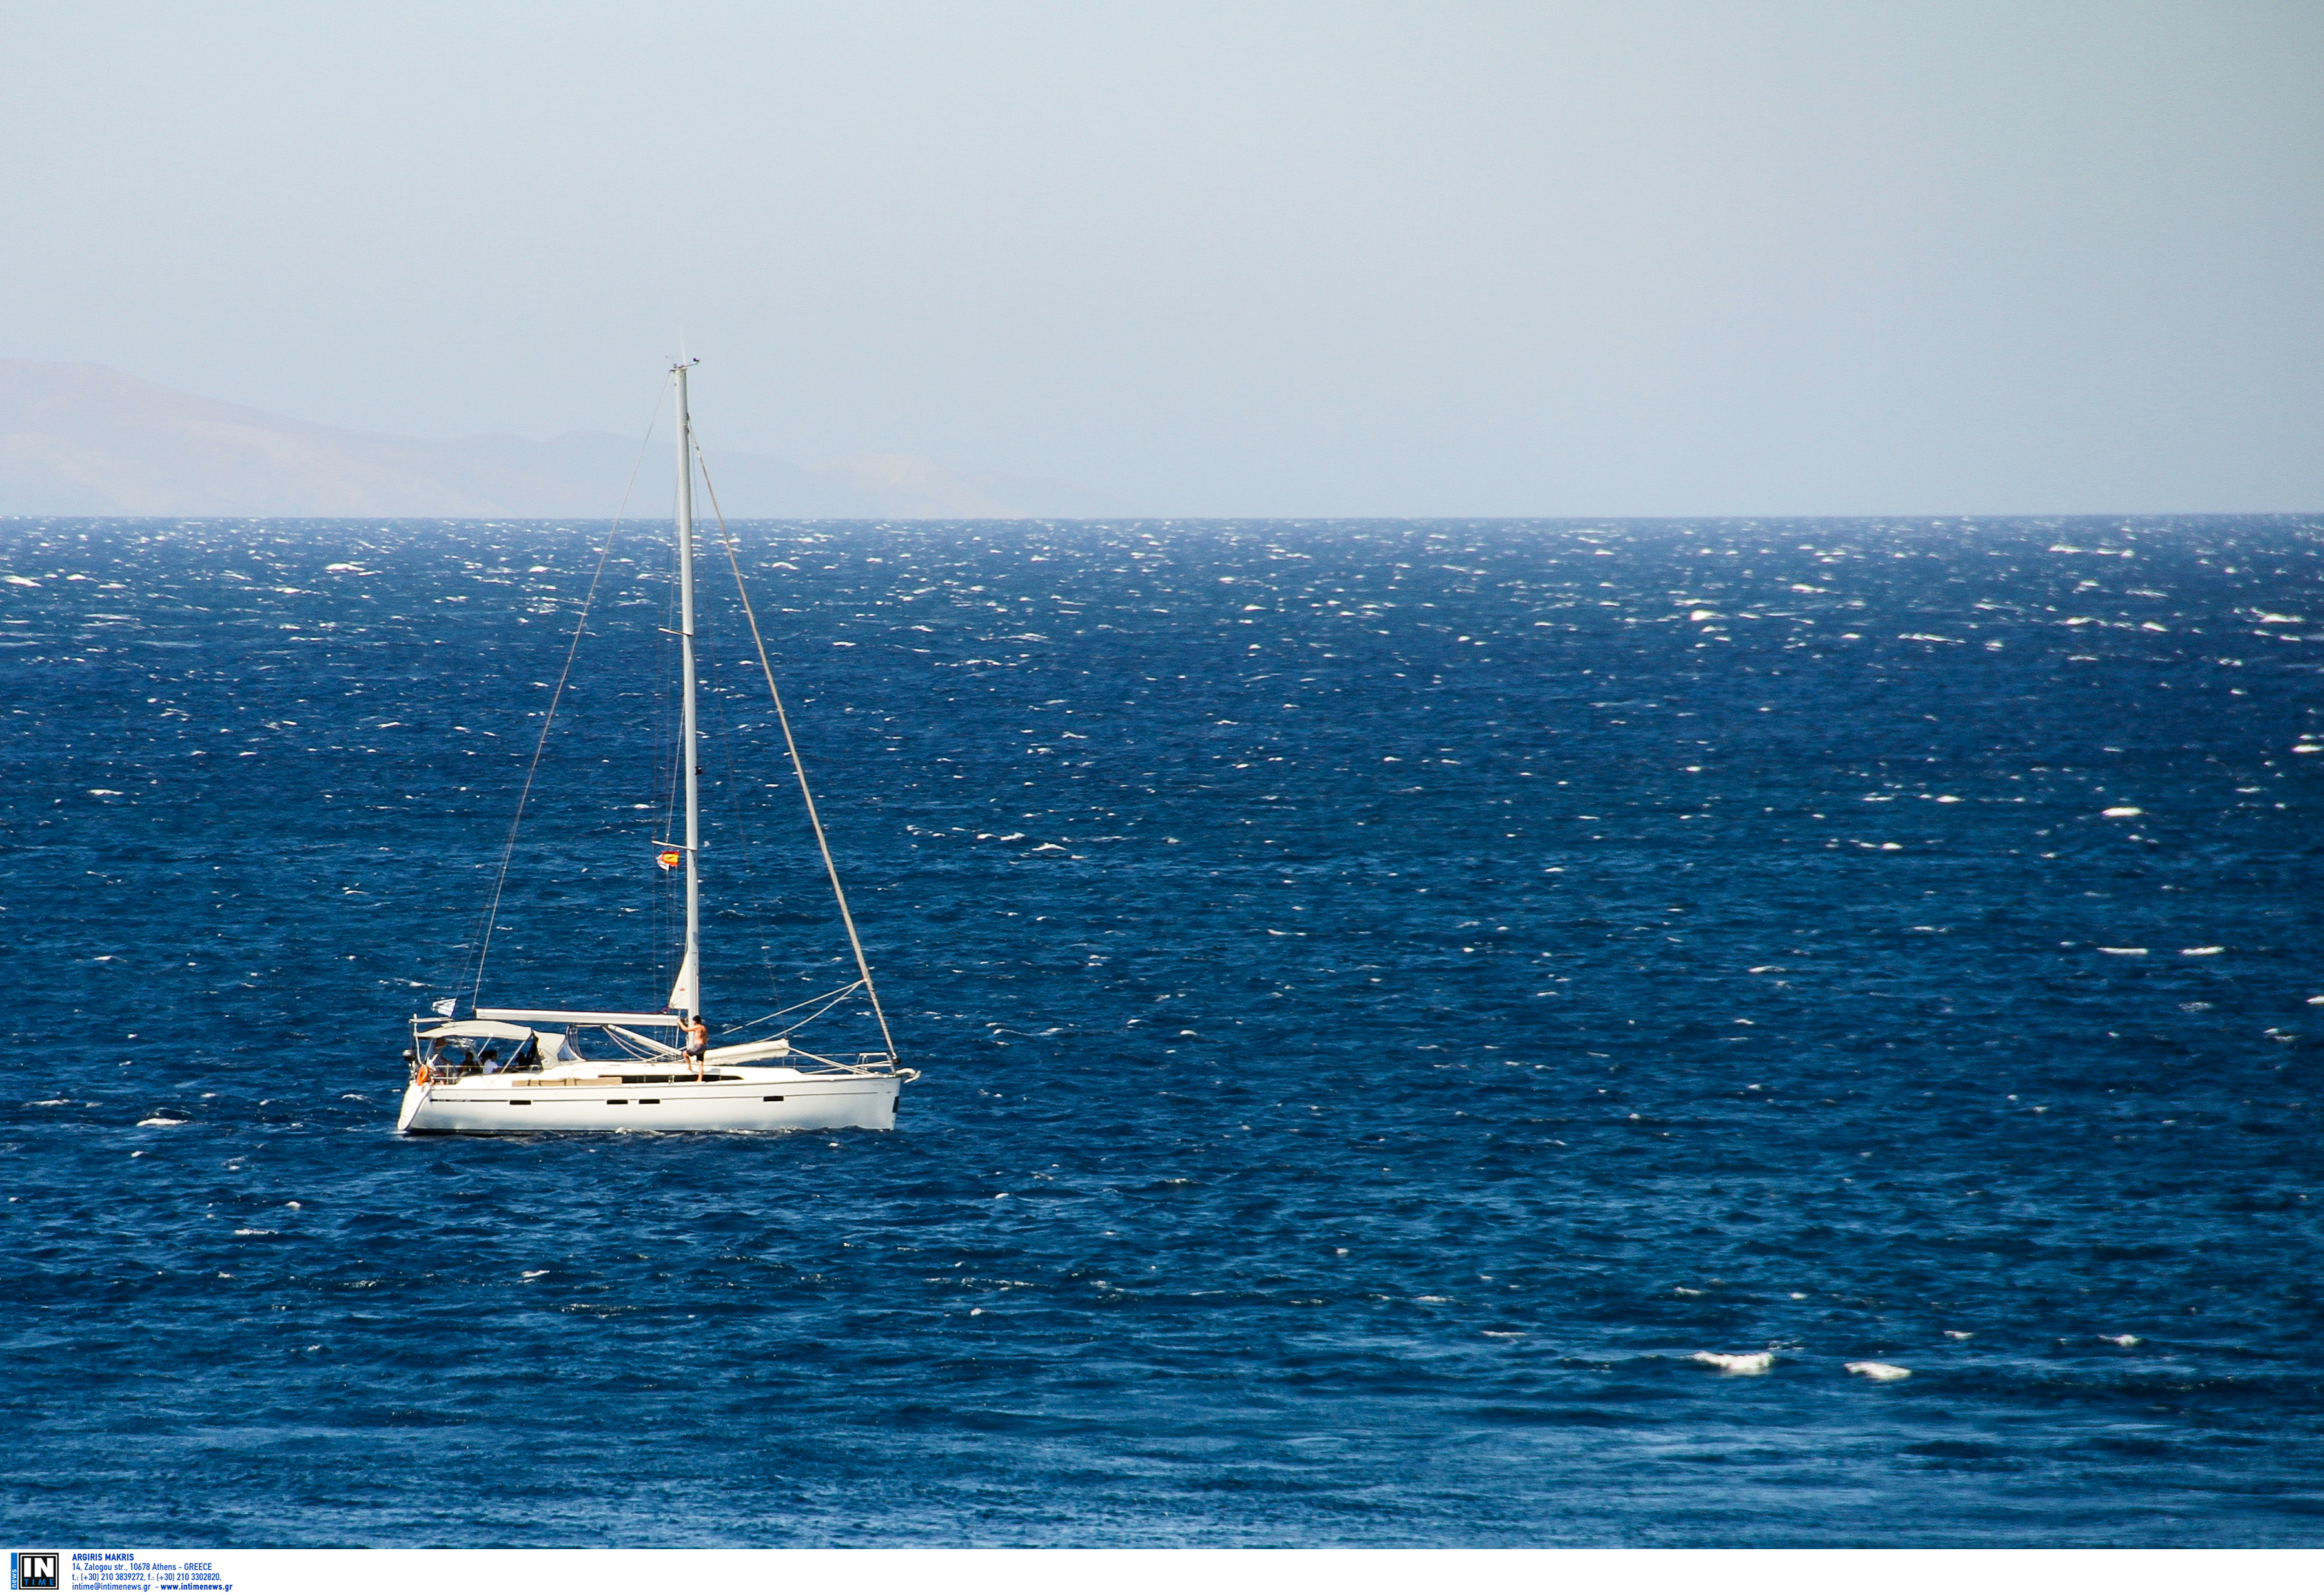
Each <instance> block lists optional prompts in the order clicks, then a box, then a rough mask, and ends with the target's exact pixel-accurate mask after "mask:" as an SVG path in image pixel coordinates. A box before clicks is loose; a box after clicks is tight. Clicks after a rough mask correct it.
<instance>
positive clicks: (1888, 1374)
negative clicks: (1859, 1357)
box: [1847, 1362, 1913, 1380]
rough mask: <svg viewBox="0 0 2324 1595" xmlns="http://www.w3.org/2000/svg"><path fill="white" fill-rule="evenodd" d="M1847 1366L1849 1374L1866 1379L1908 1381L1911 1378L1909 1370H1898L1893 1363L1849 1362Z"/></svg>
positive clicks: (1911, 1371)
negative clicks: (1858, 1375) (1860, 1375)
mask: <svg viewBox="0 0 2324 1595" xmlns="http://www.w3.org/2000/svg"><path fill="white" fill-rule="evenodd" d="M1847 1366H1848V1371H1849V1372H1850V1373H1858V1374H1862V1375H1863V1376H1864V1377H1865V1378H1867V1379H1882V1380H1886V1379H1909V1378H1912V1377H1913V1370H1912V1369H1909V1368H1899V1367H1897V1366H1896V1365H1895V1363H1893V1362H1851V1363H1849V1364H1848V1365H1847Z"/></svg>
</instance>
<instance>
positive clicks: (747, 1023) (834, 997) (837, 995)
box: [718, 981, 863, 1036]
mask: <svg viewBox="0 0 2324 1595" xmlns="http://www.w3.org/2000/svg"><path fill="white" fill-rule="evenodd" d="M862 983H863V982H862V981H850V982H847V983H846V984H845V985H844V986H842V987H840V988H839V989H838V990H837V991H825V992H824V993H822V994H821V995H820V996H816V997H808V998H805V999H803V1000H800V1001H798V1002H794V1003H792V1004H791V1005H790V1006H789V1007H788V1008H779V1009H777V1010H775V1011H774V1012H772V1013H762V1014H761V1015H760V1016H759V1017H758V1018H757V1019H744V1020H743V1021H742V1023H741V1024H739V1025H729V1026H727V1027H726V1028H724V1029H723V1030H721V1031H719V1032H718V1033H719V1034H720V1035H721V1036H732V1035H733V1033H734V1032H735V1031H737V1030H747V1029H749V1028H751V1027H752V1025H763V1024H765V1023H766V1022H767V1021H768V1020H769V1019H780V1018H782V1017H783V1015H785V1014H787V1013H797V1012H798V1010H800V1009H802V1008H805V1007H807V1005H808V1004H809V1003H814V1002H823V1001H825V1000H828V1001H831V1002H838V1001H841V1000H844V998H845V997H846V996H847V994H848V993H849V992H851V991H854V990H855V988H856V987H858V986H860V985H862ZM822 1011H823V1010H821V1009H817V1010H816V1012H818V1013H820V1012H822ZM805 1023H807V1021H806V1020H805V1019H801V1020H799V1022H798V1025H803V1024H805ZM798 1025H793V1026H792V1027H791V1029H793V1030H796V1029H798ZM787 1033H788V1032H787Z"/></svg>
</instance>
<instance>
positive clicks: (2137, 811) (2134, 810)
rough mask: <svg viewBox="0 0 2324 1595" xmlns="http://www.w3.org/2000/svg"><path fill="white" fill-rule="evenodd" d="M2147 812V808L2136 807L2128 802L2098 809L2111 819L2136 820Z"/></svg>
mask: <svg viewBox="0 0 2324 1595" xmlns="http://www.w3.org/2000/svg"><path fill="white" fill-rule="evenodd" d="M2145 812H2146V810H2144V809H2143V808H2139V807H2134V806H2133V805H2131V804H2127V803H2125V804H2121V805H2119V806H2117V807H2113V808H2101V809H2100V810H2098V813H2099V814H2101V815H2103V816H2105V817H2107V819H2110V820H2135V819H2136V818H2137V817H2138V816H2140V815H2143V814H2144V813H2145Z"/></svg>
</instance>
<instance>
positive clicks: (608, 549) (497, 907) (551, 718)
mask: <svg viewBox="0 0 2324 1595" xmlns="http://www.w3.org/2000/svg"><path fill="white" fill-rule="evenodd" d="M668 391H669V383H668V382H667V381H665V382H664V383H663V392H668ZM660 420H661V400H660V399H659V397H657V398H656V399H655V400H654V410H653V417H652V419H650V420H648V421H647V423H646V435H645V437H644V438H642V439H641V441H640V442H639V444H638V457H637V462H636V464H634V465H632V466H631V467H630V480H629V483H628V484H627V485H625V486H624V487H623V488H622V503H621V507H620V508H619V509H618V510H616V511H614V512H613V525H612V526H611V527H610V528H608V529H607V530H606V532H605V546H604V549H600V550H599V551H598V554H597V568H596V570H595V572H594V573H593V574H592V575H591V576H590V577H589V590H588V592H587V593H586V594H585V595H583V596H582V599H581V613H580V614H579V615H578V617H576V619H575V621H574V622H573V641H571V642H570V643H568V644H567V645H566V649H565V668H564V669H563V670H562V671H560V672H559V673H558V678H557V688H556V690H555V691H553V692H551V693H550V694H549V712H548V714H546V715H542V716H541V721H540V736H539V740H538V741H536V742H534V743H533V744H532V762H531V763H530V764H528V765H526V766H525V770H524V785H523V787H522V788H521V789H520V790H519V791H518V793H517V799H516V813H515V815H514V816H512V817H511V819H510V820H509V829H508V840H507V841H506V842H505V843H503V844H502V847H501V867H500V872H499V873H498V874H496V875H494V876H493V899H492V906H491V907H490V908H487V909H485V911H484V936H483V937H482V938H481V939H480V941H479V943H478V945H477V947H476V976H475V981H474V982H471V983H469V987H468V1007H469V1008H470V1010H474V1009H475V1006H476V999H477V997H478V996H479V995H481V994H482V993H483V991H484V960H485V959H486V958H488V957H490V956H491V954H492V950H493V927H494V926H495V925H497V924H498V923H499V920H500V917H501V892H502V890H503V888H505V887H506V886H507V884H508V872H509V862H510V861H511V860H512V859H513V858H514V857H515V856H516V835H517V830H518V828H519V827H520V826H521V825H523V824H524V806H525V803H526V801H527V800H528V799H529V798H531V796H532V779H533V777H534V776H536V775H538V774H539V771H540V756H541V754H542V753H543V752H545V751H547V750H548V747H549V727H550V726H552V725H554V724H556V723H557V707H558V704H559V703H560V702H561V701H563V699H564V696H565V684H566V682H567V680H568V679H570V678H571V677H572V675H573V659H574V656H575V655H576V654H578V653H579V652H580V651H581V634H582V632H584V631H586V629H587V628H588V624H589V609H590V606H591V605H592V604H595V602H596V601H597V587H598V585H599V584H600V583H601V582H603V581H604V578H605V565H606V562H607V561H608V560H610V559H612V558H613V544H614V543H615V542H616V541H617V540H619V539H620V537H621V535H622V516H624V515H626V514H628V513H629V510H630V494H631V493H632V491H634V490H635V488H636V487H637V484H638V472H639V471H640V470H641V469H642V468H643V467H644V466H645V463H646V450H647V448H648V447H650V446H651V445H652V443H653V433H654V428H655V427H656V426H657V425H659V422H660Z"/></svg>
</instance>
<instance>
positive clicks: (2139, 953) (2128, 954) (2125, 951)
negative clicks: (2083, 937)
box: [2098, 947, 2146, 958]
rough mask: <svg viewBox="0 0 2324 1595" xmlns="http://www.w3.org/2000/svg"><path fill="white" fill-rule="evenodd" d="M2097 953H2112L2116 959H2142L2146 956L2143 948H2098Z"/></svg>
mask: <svg viewBox="0 0 2324 1595" xmlns="http://www.w3.org/2000/svg"><path fill="white" fill-rule="evenodd" d="M2098 951H2099V952H2101V953H2112V954H2114V955H2115V956H2116V957H2117V958H2144V957H2145V956H2146V949H2145V948H2144V947H2100V948H2099V949H2098Z"/></svg>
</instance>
